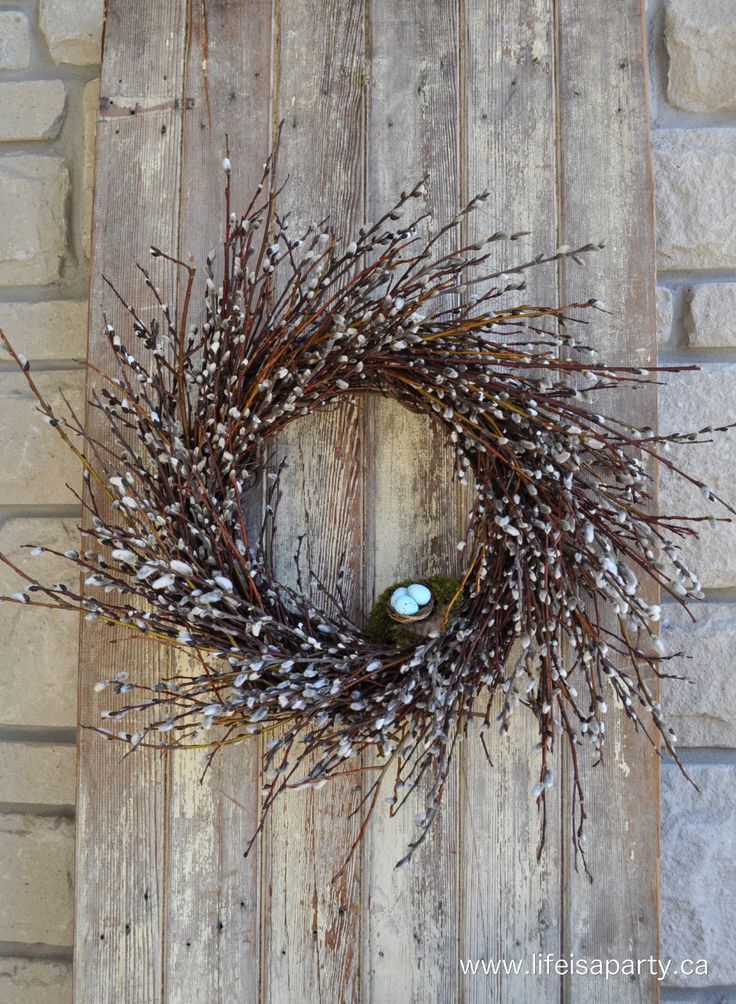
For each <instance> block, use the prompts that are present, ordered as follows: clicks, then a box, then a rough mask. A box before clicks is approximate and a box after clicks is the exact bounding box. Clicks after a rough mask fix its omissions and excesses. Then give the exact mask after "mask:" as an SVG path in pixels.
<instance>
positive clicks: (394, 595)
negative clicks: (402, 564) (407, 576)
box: [390, 586, 406, 607]
mask: <svg viewBox="0 0 736 1004" xmlns="http://www.w3.org/2000/svg"><path fill="white" fill-rule="evenodd" d="M399 596H406V586H399V588H398V589H394V591H393V592H392V593H391V601H390V602H391V606H392V607H393V605H394V603H395V602H396V600H398V598H399Z"/></svg>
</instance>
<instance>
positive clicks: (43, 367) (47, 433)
mask: <svg viewBox="0 0 736 1004" xmlns="http://www.w3.org/2000/svg"><path fill="white" fill-rule="evenodd" d="M102 7H103V4H102V0H38V2H33V0H17V2H12V3H3V5H2V9H0V220H2V225H0V327H2V328H3V329H4V330H5V331H6V333H7V334H8V336H9V337H10V339H11V340H12V341H13V343H14V344H15V345H16V347H17V348H18V350H19V351H20V352H21V353H23V354H24V355H25V356H27V357H28V358H29V359H30V360H31V361H32V363H33V366H34V371H35V372H36V376H37V379H38V381H39V382H40V383H41V385H42V386H43V390H44V393H46V394H48V395H50V397H51V399H54V398H56V399H57V400H59V395H60V393H64V394H65V395H67V396H69V397H70V400H73V401H74V402H75V403H76V405H77V406H81V404H82V402H83V374H82V371H81V369H80V368H79V367H78V366H76V365H75V364H74V362H73V360H74V359H75V358H76V359H78V358H79V357H80V356H81V357H83V356H84V354H85V351H86V329H87V296H88V286H89V241H90V230H91V228H90V220H91V202H92V198H91V197H92V174H93V149H94V126H95V121H96V112H97V95H98V80H97V78H98V76H99V61H100V37H101V28H102ZM0 423H2V429H3V435H2V437H0V471H1V472H2V474H1V475H0V550H2V551H3V552H4V553H6V554H7V555H8V556H9V557H10V558H11V559H14V560H15V559H18V560H22V561H23V562H27V561H28V554H27V552H25V553H23V552H22V551H21V545H22V544H24V543H26V542H29V541H36V540H38V541H39V543H46V544H48V545H51V546H54V547H57V548H61V549H62V550H63V549H64V548H67V547H70V546H74V545H75V543H76V542H77V541H78V532H77V530H76V527H77V525H78V522H79V513H78V508H77V504H76V502H75V500H74V497H73V496H72V495H71V493H70V492H69V491H68V490H67V489H66V487H65V482H69V483H70V484H73V485H78V484H79V481H80V479H79V470H78V465H76V464H74V463H72V462H71V460H72V458H71V457H70V456H69V455H68V452H67V451H65V450H64V449H63V448H62V444H61V443H60V442H59V440H58V437H57V436H55V435H54V434H53V430H51V429H50V428H49V427H48V426H47V425H46V424H45V423H44V422H43V420H42V419H41V418H40V416H39V415H38V414H37V413H36V412H35V410H34V407H33V404H32V402H31V400H30V398H29V395H28V390H27V388H26V387H25V386H24V381H23V380H22V379H19V377H18V374H17V372H16V371H15V368H14V365H13V364H12V362H11V361H9V359H8V358H7V357H6V356H4V355H3V356H0ZM36 560H43V561H44V562H46V559H45V558H43V559H36ZM57 564H58V565H59V567H52V566H51V563H49V564H48V565H47V569H48V574H49V575H51V576H52V577H53V576H55V577H60V576H61V577H63V576H64V575H68V569H66V568H63V567H61V563H57ZM45 570H46V569H45ZM19 587H20V583H19V582H18V581H17V579H15V578H14V576H13V575H12V573H10V572H9V571H8V569H6V568H5V567H4V566H3V567H2V568H1V569H0V591H2V592H8V591H12V590H15V589H18V588H19ZM35 613H36V612H35V611H29V610H28V609H21V608H20V607H14V606H10V605H7V604H3V605H2V606H0V641H1V643H2V645H1V649H0V651H1V652H2V655H1V656H0V904H2V907H1V908H0V1001H2V1002H3V1004H68V1002H70V1001H71V999H72V988H71V946H72V923H73V899H74V897H73V866H74V809H73V807H74V799H75V791H74V788H75V746H74V737H75V725H76V706H77V696H76V693H77V684H76V677H77V635H78V623H77V618H76V617H75V616H74V615H71V616H70V617H69V618H68V619H65V618H64V617H61V616H58V615H57V616H55V615H54V614H53V612H51V611H40V612H39V613H40V616H34V614H35Z"/></svg>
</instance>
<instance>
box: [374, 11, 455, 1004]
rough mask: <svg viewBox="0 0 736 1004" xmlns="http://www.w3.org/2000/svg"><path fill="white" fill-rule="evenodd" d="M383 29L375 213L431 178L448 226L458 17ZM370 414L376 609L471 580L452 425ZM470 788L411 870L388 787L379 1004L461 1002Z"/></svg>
mask: <svg viewBox="0 0 736 1004" xmlns="http://www.w3.org/2000/svg"><path fill="white" fill-rule="evenodd" d="M369 25H370V36H369V47H370V59H371V71H370V87H369V93H368V101H369V107H368V138H367V185H368V190H367V213H366V215H367V217H368V218H374V217H376V216H377V215H379V214H380V213H382V212H383V211H384V210H385V209H386V207H387V206H389V205H391V203H392V202H393V201H394V200H395V198H396V196H397V195H398V193H399V192H401V191H402V190H407V189H409V188H410V187H411V186H413V185H414V184H415V183H416V182H417V181H418V180H419V179H420V178H421V177H422V176H424V175H425V174H427V173H429V181H428V185H427V188H428V193H429V194H428V197H427V199H426V203H425V204H421V203H415V208H416V212H417V213H418V212H420V211H421V212H426V211H430V212H431V213H433V215H434V217H435V219H436V220H446V219H448V218H449V217H451V216H452V215H454V213H455V212H456V211H457V208H458V206H459V202H460V186H459V153H460V149H459V148H460V138H459V90H460V76H459V37H458V25H457V18H456V16H455V12H454V11H453V10H451V9H450V10H448V8H447V5H446V4H443V3H439V2H430V3H427V4H422V5H420V6H419V7H417V5H416V4H414V3H411V2H409V0H400V2H398V3H397V2H394V0H373V2H372V3H371V4H370V10H369ZM398 53H400V54H401V56H400V58H397V54H398ZM423 231H424V232H426V228H423ZM446 249H447V245H445V246H444V247H443V248H442V250H446ZM365 411H366V423H367V424H366V435H365V444H366V450H365V498H366V509H365V576H366V590H365V591H366V601H367V603H372V602H373V601H374V600H375V598H376V596H377V595H378V594H379V593H380V592H381V591H382V590H384V589H385V588H386V587H387V586H389V585H390V584H391V583H392V582H395V581H397V580H398V579H402V578H405V577H407V576H412V575H413V576H416V577H423V576H425V575H430V574H439V575H455V574H457V573H458V571H459V568H458V566H459V564H460V562H459V560H458V558H459V552H458V551H457V548H456V546H455V545H456V543H457V541H458V540H460V539H461V536H462V532H463V529H464V528H463V527H462V526H461V525H460V522H461V521H460V520H459V518H458V504H457V503H458V491H457V487H456V482H455V481H454V480H453V455H452V450H451V448H450V444H449V442H448V440H447V437H446V436H445V434H444V433H443V432H442V430H441V429H440V428H439V427H438V425H437V424H436V423H434V422H432V421H431V420H430V419H429V418H427V417H426V416H424V415H415V414H412V413H410V412H409V411H407V410H406V409H405V408H402V407H400V406H399V405H398V404H396V402H393V401H389V400H388V399H384V398H379V397H373V398H370V399H368V400H367V401H366V405H365ZM457 783H458V778H457V767H455V769H454V770H453V773H452V777H451V779H450V782H449V784H448V786H447V791H446V795H447V799H446V801H445V803H444V808H443V811H442V813H441V815H440V817H439V819H438V821H437V825H436V826H435V828H434V830H433V832H432V834H431V836H430V838H429V839H428V840H427V841H426V843H425V845H424V846H423V847H422V848H421V849H420V850H419V851H418V852H417V853H416V855H415V858H414V861H413V863H412V864H411V865H410V866H409V867H408V868H402V869H399V870H397V869H396V868H395V865H396V862H397V861H398V860H399V859H400V858H401V857H403V855H404V853H405V850H406V846H407V844H408V843H409V841H410V840H412V839H414V838H415V837H416V824H415V822H414V816H415V814H416V813H417V812H419V811H421V810H422V809H423V808H424V802H423V798H422V797H421V794H422V793H419V794H418V797H417V796H415V797H414V798H412V799H411V800H410V801H409V802H408V803H407V805H406V806H405V807H404V809H403V810H402V812H401V813H399V815H398V816H396V817H394V818H393V819H391V818H389V817H388V815H387V813H386V809H385V804H384V801H383V800H384V799H385V798H386V797H388V796H389V795H390V794H391V784H392V781H390V780H387V782H386V783H385V784H384V790H383V792H382V794H381V795H380V796H379V801H378V804H377V806H376V810H375V812H374V815H373V819H372V821H371V824H370V826H369V827H368V830H367V833H366V840H365V845H364V848H363V883H364V890H365V893H364V929H363V996H362V998H361V999H362V1000H363V1001H365V1002H369V1001H370V1002H375V1004H400V1002H404V1001H414V1000H422V1001H427V1002H431V1001H436V1002H444V1001H451V1000H455V999H456V996H457V962H456V958H457V935H458V931H457V925H458V911H457V890H458V864H459V862H458V854H457V823H458V817H457V794H458V790H457Z"/></svg>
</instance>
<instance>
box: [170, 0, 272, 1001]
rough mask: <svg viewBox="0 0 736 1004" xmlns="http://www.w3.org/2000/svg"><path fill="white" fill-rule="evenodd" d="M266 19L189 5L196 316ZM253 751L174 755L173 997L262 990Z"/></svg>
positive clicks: (253, 174) (236, 174) (189, 243)
mask: <svg viewBox="0 0 736 1004" xmlns="http://www.w3.org/2000/svg"><path fill="white" fill-rule="evenodd" d="M271 21H272V19H271V3H270V0H269V2H263V0H256V2H253V3H250V4H249V8H248V16H247V17H244V16H243V9H242V4H240V3H238V2H236V0H214V2H213V0H208V2H207V3H206V4H203V3H192V4H191V6H190V11H189V19H188V33H187V45H186V51H185V77H184V91H183V93H184V102H183V108H184V120H183V135H182V162H181V198H180V204H179V218H180V225H179V249H178V251H179V257H180V258H181V259H182V260H185V261H191V262H192V263H193V264H195V266H196V267H197V268H198V269H199V272H198V281H197V283H196V286H195V291H194V300H193V310H194V313H193V320H194V321H195V322H199V321H200V320H201V313H202V311H201V306H200V304H201V303H202V301H203V296H204V281H205V280H204V275H203V274H202V273H203V271H204V270H203V267H202V266H203V264H204V260H205V258H206V256H207V254H208V253H209V252H210V251H211V250H213V249H218V250H219V249H220V248H221V245H222V241H223V239H224V232H225V213H226V211H225V193H224V187H225V174H224V171H223V169H222V159H223V157H224V156H225V149H226V145H227V147H228V149H229V152H230V158H231V161H232V163H233V188H234V190H235V195H234V205H235V206H240V205H241V203H242V204H245V205H247V201H248V200H249V198H250V193H251V192H252V191H253V190H254V188H255V186H256V185H257V184H258V182H259V180H260V174H261V166H262V163H263V161H264V160H265V159H266V157H267V156H268V152H269V148H270V139H271V137H270V129H271V116H270V114H269V106H270V99H271V49H272V38H271ZM184 278H186V277H184ZM180 279H181V276H180ZM252 502H253V506H254V508H258V509H259V510H260V506H259V505H258V502H259V500H258V499H257V498H254V499H253V500H252ZM253 515H254V518H260V512H258V513H254V514H253ZM186 662H189V664H190V665H189V666H188V667H187V666H185V665H183V664H184V663H186ZM196 666H197V664H196V662H195V660H194V659H190V658H189V657H187V656H184V655H178V656H176V668H177V671H179V672H191V673H192V674H193V675H196V674H197V673H198V672H200V670H199V669H197V668H196ZM260 753H261V744H260V742H259V740H258V739H257V738H253V739H252V740H251V741H248V742H244V743H239V744H237V745H235V746H228V747H225V748H223V749H221V750H220V751H219V752H218V754H217V756H216V757H215V758H214V760H213V762H212V766H211V767H210V769H209V770H208V772H207V774H206V775H205V776H204V778H202V777H201V775H202V771H203V763H202V759H203V758H202V756H201V755H198V753H196V752H191V753H189V752H185V751H180V752H177V753H174V754H173V755H172V756H171V757H170V775H169V780H170V783H169V790H170V796H169V806H168V810H169V811H168V848H169V851H168V856H167V897H166V906H167V923H166V982H165V988H164V995H165V999H166V1001H167V1002H171V1004H174V1002H177V1004H211V1002H212V1001H231V1000H233V1001H235V1000H256V999H257V997H258V992H259V980H260V948H259V938H260V913H259V900H260V859H259V850H260V844H259V843H256V844H255V845H254V848H253V850H252V852H251V854H250V855H249V857H248V858H247V859H245V858H244V857H243V851H244V849H245V847H246V846H247V844H248V842H249V840H250V838H251V836H252V834H253V833H254V831H255V829H256V827H257V825H258V819H259V813H260V798H261V795H260V782H259V770H260ZM192 973H197V974H198V976H197V979H195V980H193V979H192Z"/></svg>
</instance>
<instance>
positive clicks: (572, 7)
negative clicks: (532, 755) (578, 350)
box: [558, 0, 659, 1004]
mask: <svg viewBox="0 0 736 1004" xmlns="http://www.w3.org/2000/svg"><path fill="white" fill-rule="evenodd" d="M558 32H559V52H560V55H559V74H560V132H561V144H560V145H561V150H562V164H561V168H560V191H561V206H562V240H563V241H564V242H565V243H567V242H570V241H574V240H575V239H576V238H577V237H578V236H583V235H584V239H586V240H587V239H592V240H603V241H605V242H606V249H605V250H604V251H602V252H600V253H599V254H597V255H594V256H592V260H591V261H590V262H589V264H588V266H587V267H586V269H585V270H574V266H570V267H569V268H567V269H566V270H565V271H564V273H563V281H562V291H561V296H562V297H563V302H568V301H569V300H571V299H588V298H589V297H590V296H597V297H599V298H600V299H601V300H603V301H604V302H605V303H606V304H607V306H608V309H609V310H610V311H611V312H612V316H610V317H609V316H606V315H600V317H597V318H596V323H595V325H594V326H592V327H591V333H592V335H593V338H592V343H593V344H594V345H596V346H598V347H599V348H600V349H601V350H602V351H605V353H606V358H607V359H611V360H612V361H613V362H618V363H621V364H624V365H635V366H639V365H641V366H648V365H651V364H652V363H654V362H655V361H656V353H657V350H656V336H655V323H654V294H655V281H654V225H653V209H652V177H651V165H650V161H649V155H648V152H649V123H648V96H647V87H646V62H645V55H644V54H645V51H646V50H645V47H644V44H643V32H644V19H643V12H642V5H641V2H640V0H627V2H626V3H622V4H621V5H619V6H618V7H617V8H616V16H615V17H612V16H611V8H610V5H607V4H605V3H604V2H603V0H585V2H574V3H566V4H562V5H561V7H560V19H559V25H558ZM606 406H607V407H608V408H609V409H611V410H612V411H613V413H616V411H617V410H620V409H625V412H626V418H627V420H628V421H631V422H633V423H634V424H636V425H641V426H646V425H651V426H655V425H656V419H657V404H656V391H655V388H654V387H652V388H647V389H646V391H645V392H643V393H638V392H637V393H636V394H631V393H628V394H625V397H624V396H619V397H616V396H613V397H611V398H610V400H609V399H608V398H607V400H606ZM647 599H648V601H649V602H657V595H656V592H654V591H653V590H652V591H650V593H649V595H648V596H647ZM607 726H608V737H607V750H608V752H607V757H606V762H605V764H604V765H603V766H601V767H596V768H595V769H592V768H590V767H588V768H587V769H586V772H585V783H586V788H587V791H588V796H587V804H588V812H589V814H590V816H591V820H592V824H591V826H590V833H589V839H588V852H587V853H588V858H589V862H590V868H591V871H592V872H593V874H594V876H595V882H594V884H593V885H592V886H591V885H590V883H589V882H588V880H587V879H586V878H585V876H584V874H583V873H582V872H580V871H578V872H575V870H574V868H573V867H572V862H571V861H570V860H569V857H570V855H569V847H570V836H569V831H568V830H567V826H566V832H565V835H564V837H563V847H564V848H565V854H566V862H565V863H566V869H565V870H566V875H565V886H564V890H565V894H564V899H563V903H562V915H563V922H564V942H563V945H564V952H565V954H567V953H570V952H572V953H574V954H575V955H577V956H580V957H591V956H594V955H600V956H603V957H604V958H611V959H623V958H635V959H637V958H640V959H643V958H648V957H650V956H655V957H656V955H657V851H658V847H657V833H658V816H659V770H658V759H657V757H656V754H655V752H654V750H653V749H652V748H651V747H650V746H649V744H648V743H647V741H646V739H645V737H644V736H643V735H641V734H636V733H635V731H634V729H633V727H632V725H631V724H630V723H629V722H628V720H627V719H625V716H623V715H622V714H621V713H620V712H618V711H613V710H612V712H611V714H610V715H609V721H608V722H607ZM584 759H585V760H586V761H588V762H589V757H586V758H584ZM565 822H566V824H567V823H568V818H567V816H566V820H565ZM593 995H595V1000H596V1001H601V1002H611V1004H613V1002H619V1001H621V1000H624V999H625V1000H626V1001H627V1002H628V1001H631V1002H632V1004H633V1002H644V1001H647V1002H649V1001H653V1000H656V999H657V995H658V989H657V986H656V980H655V978H654V977H652V976H648V977H647V976H645V975H643V976H642V977H640V978H638V979H634V980H632V979H631V978H625V977H621V978H619V979H617V980H611V981H607V982H606V981H601V980H600V979H595V978H592V977H587V978H586V977H583V976H577V977H573V978H571V979H569V980H567V981H566V986H565V1000H569V1001H578V1000H585V999H589V998H590V997H592V996H593Z"/></svg>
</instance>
